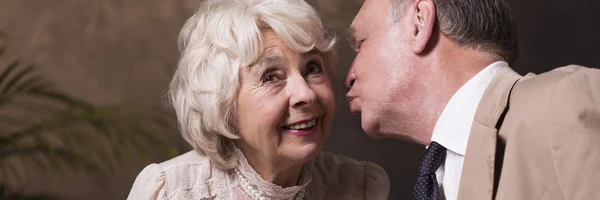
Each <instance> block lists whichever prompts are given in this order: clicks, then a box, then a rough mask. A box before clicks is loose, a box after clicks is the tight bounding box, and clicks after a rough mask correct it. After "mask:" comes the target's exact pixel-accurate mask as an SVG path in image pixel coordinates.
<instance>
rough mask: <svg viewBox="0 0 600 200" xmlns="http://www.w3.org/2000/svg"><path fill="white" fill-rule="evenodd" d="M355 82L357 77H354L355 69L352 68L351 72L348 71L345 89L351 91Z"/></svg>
mask: <svg viewBox="0 0 600 200" xmlns="http://www.w3.org/2000/svg"><path fill="white" fill-rule="evenodd" d="M355 81H356V75H354V67H350V70H348V74H347V75H346V79H345V80H344V87H345V88H346V89H347V90H350V88H352V85H354V82H355Z"/></svg>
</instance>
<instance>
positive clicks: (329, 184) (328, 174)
mask: <svg viewBox="0 0 600 200" xmlns="http://www.w3.org/2000/svg"><path fill="white" fill-rule="evenodd" d="M235 155H236V156H238V158H239V165H238V167H237V168H236V169H237V170H231V171H222V170H219V169H217V168H214V167H213V166H212V165H211V162H210V161H209V159H208V158H207V157H205V156H202V155H200V154H199V153H197V152H195V151H190V152H187V153H185V154H183V155H181V156H178V157H176V158H173V159H171V160H168V161H166V162H163V163H160V164H150V165H148V166H147V167H146V168H144V169H143V170H142V172H140V174H139V175H138V177H137V178H136V179H135V182H134V183H133V187H132V189H131V192H130V193H129V197H128V198H127V199H128V200H150V199H152V200H166V199H177V200H179V199H189V200H201V199H215V200H239V199H248V200H259V198H257V197H256V195H255V193H256V191H254V192H253V191H252V190H251V189H249V187H248V185H250V186H251V187H252V188H255V189H257V191H261V192H262V194H264V196H265V197H266V198H265V199H298V198H302V199H309V200H321V199H332V200H337V199H339V200H354V199H356V200H358V199H367V200H379V199H387V196H388V192H389V179H388V177H387V174H386V173H385V171H384V170H383V169H382V168H381V167H380V166H378V165H376V164H373V163H370V162H360V161H356V160H354V159H351V158H347V157H344V156H338V155H333V154H329V153H324V152H322V153H320V154H319V156H317V158H316V159H315V160H313V161H312V162H310V163H308V164H307V165H305V167H304V169H303V170H302V174H301V176H300V180H299V183H300V184H299V185H298V186H293V187H287V188H282V187H280V186H277V185H275V184H272V183H270V182H267V181H265V180H263V179H262V178H261V176H260V175H259V174H258V173H257V172H256V171H254V169H253V168H252V167H251V166H250V164H248V161H247V160H246V158H245V157H244V155H243V154H242V153H241V151H239V150H237V151H236V152H235ZM234 171H238V172H240V174H238V173H236V172H234ZM241 177H244V180H246V181H245V182H247V183H248V184H244V181H241V179H242V178H241Z"/></svg>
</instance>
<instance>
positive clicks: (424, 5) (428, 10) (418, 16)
mask: <svg viewBox="0 0 600 200" xmlns="http://www.w3.org/2000/svg"><path fill="white" fill-rule="evenodd" d="M408 13H410V15H411V16H410V22H409V26H410V29H411V41H410V43H411V49H412V51H413V53H415V54H420V53H422V52H423V51H425V47H426V46H427V43H429V40H430V38H431V34H432V32H433V29H434V28H433V27H434V25H435V19H436V13H435V5H434V3H433V0H416V1H415V3H414V4H412V5H411V7H410V12H408Z"/></svg>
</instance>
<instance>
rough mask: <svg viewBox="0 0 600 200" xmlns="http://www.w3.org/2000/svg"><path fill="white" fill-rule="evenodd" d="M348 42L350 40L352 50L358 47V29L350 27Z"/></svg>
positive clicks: (347, 36)
mask: <svg viewBox="0 0 600 200" xmlns="http://www.w3.org/2000/svg"><path fill="white" fill-rule="evenodd" d="M346 40H348V43H350V46H352V48H354V47H355V46H356V29H355V28H354V27H350V28H349V29H348V33H347V35H346Z"/></svg>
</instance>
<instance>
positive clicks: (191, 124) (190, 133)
mask: <svg viewBox="0 0 600 200" xmlns="http://www.w3.org/2000/svg"><path fill="white" fill-rule="evenodd" d="M325 33H326V32H325V30H324V29H323V27H322V24H321V21H320V20H319V18H318V17H317V15H316V13H315V10H314V9H313V8H312V7H311V6H309V5H308V4H307V3H306V2H304V1H303V0H208V1H205V2H204V3H203V4H202V5H201V7H200V8H199V9H198V10H197V12H196V14H195V15H194V16H192V17H191V18H190V19H189V20H188V21H187V23H186V24H185V26H184V27H183V30H182V32H181V36H180V48H181V54H182V55H181V60H180V62H179V65H178V68H177V71H176V72H175V75H174V77H173V81H172V83H171V91H170V96H171V99H172V102H173V104H174V107H175V111H176V113H177V117H178V120H179V125H180V129H181V132H182V135H183V137H184V138H185V140H186V141H187V142H188V143H190V144H191V145H192V147H194V150H193V151H190V152H188V153H186V154H183V155H181V156H178V157H176V158H173V159H171V160H169V161H166V162H163V163H160V164H151V165H149V166H147V167H146V168H144V169H143V170H142V172H141V173H140V174H139V175H138V177H137V179H136V180H135V183H134V184H133V188H132V190H131V193H130V194H129V197H128V199H190V200H191V199H194V200H198V199H256V200H263V199H369V200H370V199H387V194H388V190H389V180H388V178H387V175H386V173H385V172H384V171H383V169H382V168H381V167H379V166H377V165H375V164H373V163H368V162H358V161H355V160H353V159H350V158H346V157H342V156H336V155H332V154H328V153H321V152H320V150H321V148H322V147H323V144H324V143H325V141H326V139H327V136H328V135H329V131H330V128H331V124H332V120H333V115H334V110H335V103H334V94H333V90H332V83H331V78H330V77H331V76H332V74H333V73H334V70H333V66H334V64H333V62H334V56H333V49H332V46H333V45H334V42H335V41H334V39H331V38H328V37H327V35H326V34H325Z"/></svg>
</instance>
